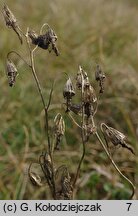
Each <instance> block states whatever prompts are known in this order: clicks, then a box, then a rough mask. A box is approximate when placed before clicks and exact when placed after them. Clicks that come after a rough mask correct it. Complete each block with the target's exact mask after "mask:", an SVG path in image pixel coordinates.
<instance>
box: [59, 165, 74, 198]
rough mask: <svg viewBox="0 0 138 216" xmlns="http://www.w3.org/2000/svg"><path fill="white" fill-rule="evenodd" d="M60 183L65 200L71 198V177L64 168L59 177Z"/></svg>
mask: <svg viewBox="0 0 138 216" xmlns="http://www.w3.org/2000/svg"><path fill="white" fill-rule="evenodd" d="M61 185H62V194H63V196H64V199H65V200H70V199H71V198H72V192H73V188H72V184H71V177H70V175H69V172H68V170H67V169H66V170H64V172H63V174H62V177H61Z"/></svg>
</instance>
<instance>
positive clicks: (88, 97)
mask: <svg viewBox="0 0 138 216" xmlns="http://www.w3.org/2000/svg"><path fill="white" fill-rule="evenodd" d="M96 101H97V97H96V94H95V90H94V88H93V87H92V85H91V84H88V83H87V84H86V85H84V91H83V102H84V103H89V104H91V103H95V102H96Z"/></svg>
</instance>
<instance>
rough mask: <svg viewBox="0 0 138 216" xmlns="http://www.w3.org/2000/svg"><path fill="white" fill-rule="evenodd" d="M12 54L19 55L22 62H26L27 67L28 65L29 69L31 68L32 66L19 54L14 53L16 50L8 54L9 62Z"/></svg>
mask: <svg viewBox="0 0 138 216" xmlns="http://www.w3.org/2000/svg"><path fill="white" fill-rule="evenodd" d="M11 54H15V55H17V56H18V57H19V58H20V59H21V60H23V62H24V63H25V64H26V65H28V66H29V67H31V65H30V64H29V63H28V62H27V61H26V60H25V59H24V58H23V57H22V56H21V55H20V54H19V53H17V52H16V51H14V50H12V51H10V52H8V54H7V59H8V60H10V55H11Z"/></svg>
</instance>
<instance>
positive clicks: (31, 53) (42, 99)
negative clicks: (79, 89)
mask: <svg viewBox="0 0 138 216" xmlns="http://www.w3.org/2000/svg"><path fill="white" fill-rule="evenodd" d="M26 41H27V44H28V49H29V53H30V61H31V66H30V67H31V70H32V74H33V77H34V79H35V82H36V85H37V89H38V92H39V95H40V97H41V101H42V104H43V107H44V111H45V131H46V135H47V142H48V153H49V156H50V159H51V165H52V182H53V189H52V191H51V192H52V196H53V198H54V199H55V178H54V163H53V157H52V153H51V141H50V134H49V123H48V109H49V106H50V102H51V97H52V92H53V87H52V89H51V93H50V98H49V102H48V105H47V106H46V103H45V100H44V96H43V93H42V88H41V85H40V82H39V79H38V76H37V73H36V70H35V64H34V52H35V50H36V49H37V47H38V46H36V47H35V48H34V49H33V50H32V49H31V46H30V41H29V38H28V29H27V34H26Z"/></svg>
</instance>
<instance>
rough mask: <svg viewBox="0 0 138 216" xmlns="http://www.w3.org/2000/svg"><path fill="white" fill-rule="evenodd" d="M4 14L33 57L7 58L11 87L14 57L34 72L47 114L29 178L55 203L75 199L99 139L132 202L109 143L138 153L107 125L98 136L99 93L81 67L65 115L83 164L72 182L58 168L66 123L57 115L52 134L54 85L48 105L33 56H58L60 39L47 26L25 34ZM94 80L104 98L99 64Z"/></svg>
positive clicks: (67, 94)
mask: <svg viewBox="0 0 138 216" xmlns="http://www.w3.org/2000/svg"><path fill="white" fill-rule="evenodd" d="M2 12H3V16H4V19H5V21H6V25H7V26H8V27H10V28H12V29H13V30H14V31H15V32H16V34H17V35H18V37H19V40H20V42H21V43H22V42H23V38H24V40H25V41H24V43H26V44H27V48H28V53H29V57H30V62H29V63H28V62H27V61H26V60H25V59H24V58H23V57H22V56H21V55H20V54H18V53H17V52H15V51H11V52H9V53H8V54H7V63H6V71H7V77H8V81H9V86H11V87H12V86H14V85H15V81H16V77H17V74H18V73H17V71H18V70H17V68H16V66H15V63H13V61H12V60H11V55H13V54H15V55H16V56H17V57H19V58H21V59H22V60H23V61H24V63H25V64H27V66H28V67H29V69H31V72H32V75H33V77H34V80H35V83H36V87H37V89H38V92H39V95H40V98H41V101H42V105H43V109H44V113H45V132H46V137H47V147H46V148H44V151H43V153H41V154H40V156H39V160H38V161H37V162H36V161H35V162H34V163H31V164H30V166H29V168H28V176H29V179H30V181H31V182H32V184H33V185H34V186H38V187H42V186H45V185H48V186H49V189H50V192H51V196H52V198H53V199H72V198H73V196H74V190H75V189H76V183H77V180H78V177H79V174H80V169H81V165H82V163H83V160H84V157H85V151H86V147H87V145H86V143H87V142H88V141H89V140H90V137H91V136H96V137H97V139H98V140H99V142H100V144H101V145H102V147H103V149H104V151H105V153H106V154H107V156H108V158H109V159H110V161H111V163H112V165H113V166H114V167H115V169H116V170H117V172H118V173H119V174H120V175H121V176H122V177H123V178H124V179H125V180H126V181H127V182H128V183H129V184H130V185H131V187H132V194H131V197H130V198H132V197H133V195H134V191H135V186H134V185H133V183H132V182H131V181H130V180H129V179H128V178H127V177H126V176H125V175H124V174H123V173H122V172H121V171H120V169H119V167H118V166H117V165H116V163H115V162H114V160H113V158H112V155H111V154H110V151H109V149H108V143H109V142H111V143H112V144H113V145H114V146H115V147H116V146H118V145H120V146H121V147H123V148H126V149H128V150H129V151H131V152H132V153H133V154H134V153H135V152H134V150H133V148H132V147H131V146H129V145H128V144H127V143H126V141H125V138H126V137H125V135H124V134H123V133H121V132H119V131H117V130H116V129H114V128H112V127H109V126H107V125H106V124H105V123H102V124H101V132H102V133H103V137H102V138H101V136H100V135H99V133H98V130H97V126H96V125H95V116H96V113H97V108H98V100H99V97H98V96H99V95H98V94H97V93H96V90H95V89H94V87H93V85H92V83H91V81H90V79H89V77H88V74H87V72H86V71H84V69H83V68H82V67H81V66H79V70H78V72H77V75H76V83H75V85H73V82H72V81H71V78H70V77H68V79H67V81H66V83H65V86H64V87H63V97H64V100H65V103H64V104H65V106H66V111H65V112H66V114H67V115H68V116H69V117H70V118H71V119H72V121H73V123H74V124H76V126H77V127H78V128H79V130H80V134H81V140H82V147H83V148H82V155H81V158H80V161H79V162H78V166H77V169H76V173H75V178H71V176H70V173H69V170H68V168H67V166H66V165H65V164H63V165H61V166H60V167H57V165H56V162H55V159H54V153H55V151H56V150H59V149H61V142H62V137H63V136H64V133H65V122H64V119H63V117H62V115H61V114H60V113H58V114H56V116H55V118H54V120H53V129H52V133H50V127H49V112H48V111H49V107H50V105H51V98H52V94H53V88H54V85H52V88H51V92H50V95H49V98H48V102H47V103H46V102H45V98H44V96H43V92H42V87H41V84H40V81H39V78H38V76H37V73H36V68H35V64H34V61H35V55H34V53H35V51H36V49H38V48H42V49H44V50H48V51H49V52H51V51H52V50H53V51H54V53H55V54H56V56H59V50H58V48H57V45H56V41H57V39H58V37H57V35H56V33H55V32H54V30H53V29H52V28H51V27H50V26H49V25H48V24H44V25H43V26H42V27H41V29H40V33H39V34H36V33H35V32H34V31H32V30H30V29H29V28H27V32H26V33H24V32H23V31H22V29H21V28H20V27H19V26H18V24H17V20H16V18H15V16H14V15H13V13H12V12H11V11H10V9H9V8H8V6H7V5H4V7H3V11H2ZM45 26H46V27H47V29H46V32H45V33H43V32H42V31H43V29H44V27H45ZM32 45H35V47H34V48H32V47H33V46H32ZM95 80H96V81H97V82H98V83H99V87H100V90H99V94H102V93H103V92H104V81H105V74H104V72H103V71H102V69H101V66H100V65H99V64H97V66H96V71H95ZM74 86H76V89H75V88H74ZM77 95H78V96H79V97H78V98H80V101H79V102H78V103H75V102H73V98H75V97H77ZM72 113H74V114H76V115H78V116H79V118H80V122H77V120H76V119H75V118H74V115H72ZM66 128H67V126H66ZM34 164H37V165H39V167H40V168H41V172H42V175H43V178H44V179H45V182H43V179H42V178H41V177H40V176H39V174H38V173H37V170H35V168H33V165H34Z"/></svg>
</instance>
